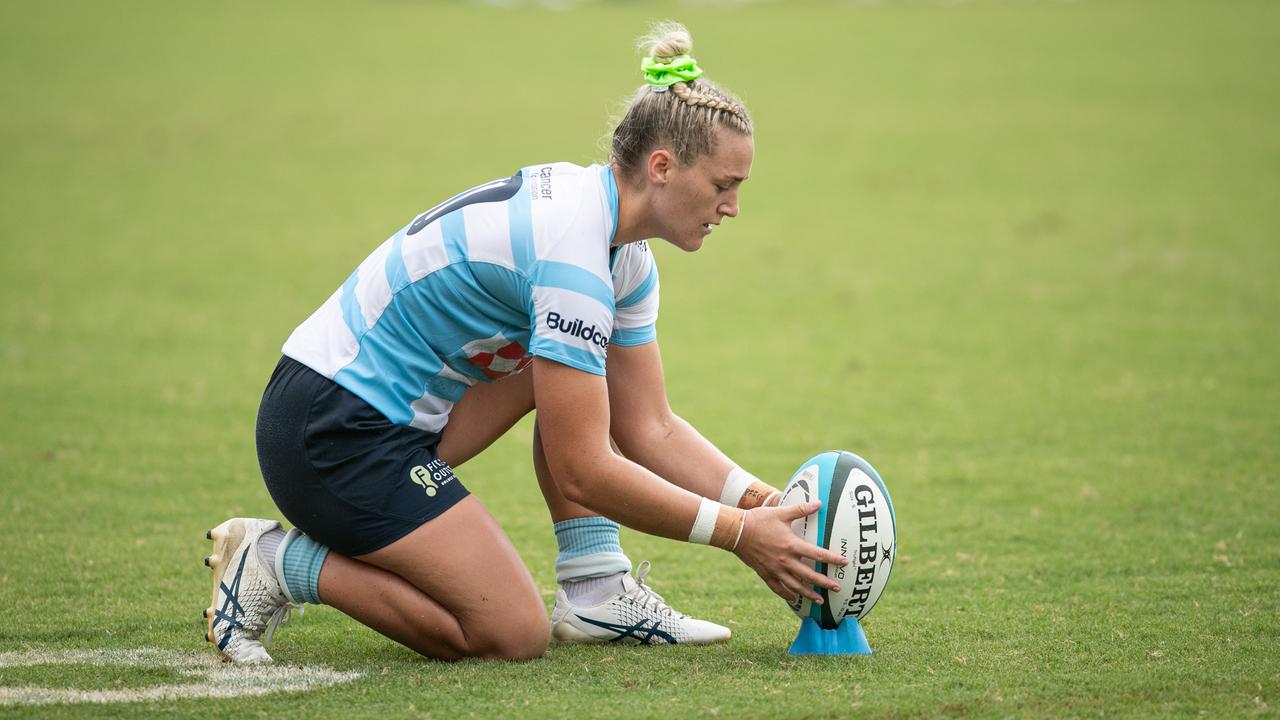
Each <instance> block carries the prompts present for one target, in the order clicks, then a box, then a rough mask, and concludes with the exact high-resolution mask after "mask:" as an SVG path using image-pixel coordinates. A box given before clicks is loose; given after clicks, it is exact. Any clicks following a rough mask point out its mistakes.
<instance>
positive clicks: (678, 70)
mask: <svg viewBox="0 0 1280 720" xmlns="http://www.w3.org/2000/svg"><path fill="white" fill-rule="evenodd" d="M640 69H641V70H643V71H644V81H645V82H647V83H649V84H650V85H652V86H653V87H655V88H668V87H671V86H672V85H675V84H676V83H679V82H689V81H690V80H697V79H698V78H700V77H702V68H700V67H698V63H697V62H696V61H694V59H693V58H691V57H689V56H688V55H681V56H679V57H674V58H671V60H670V61H669V62H665V63H661V62H658V61H656V60H654V59H653V58H651V57H647V58H645V59H644V60H641V61H640Z"/></svg>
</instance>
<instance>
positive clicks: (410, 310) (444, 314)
mask: <svg viewBox="0 0 1280 720" xmlns="http://www.w3.org/2000/svg"><path fill="white" fill-rule="evenodd" d="M617 223H618V186H617V184H616V183H615V181H614V178H613V173H612V171H611V170H610V168H609V167H608V166H607V165H605V166H601V165H592V166H590V167H586V168H583V167H579V166H577V165H573V164H570V163H554V164H550V165H533V166H530V167H526V168H523V169H522V170H520V172H518V173H516V174H515V175H513V176H512V177H510V178H505V179H502V180H495V181H493V182H490V183H486V184H484V185H480V186H478V187H475V188H472V189H470V190H468V191H466V192H464V193H461V194H459V195H456V196H455V197H453V198H451V199H449V200H447V201H445V202H444V203H441V204H440V205H437V206H436V207H434V208H432V209H431V210H428V211H427V212H425V213H423V214H422V215H419V216H418V217H417V218H415V219H414V220H413V222H411V223H409V224H408V225H406V226H405V227H404V228H403V229H401V230H400V231H399V232H397V233H396V234H395V235H392V236H391V237H390V238H389V239H388V240H387V241H386V242H384V243H383V244H382V245H381V246H379V247H378V249H376V250H374V251H373V254H371V255H370V256H369V257H368V258H366V259H365V261H364V262H362V263H361V264H360V266H359V267H358V268H356V270H355V272H353V273H352V274H351V276H350V277H349V278H347V281H346V282H345V283H343V284H342V287H340V288H338V290H337V291H336V292H334V294H333V295H332V296H331V297H330V298H329V299H328V300H327V301H326V302H325V303H324V304H323V305H321V306H320V309H319V310H316V312H315V313H314V314H312V315H311V317H310V318H308V319H307V320H306V321H305V322H303V323H302V324H301V325H299V326H298V328H297V329H296V330H294V331H293V334H292V335H291V336H290V337H289V339H288V341H286V342H285V344H284V349H283V350H284V354H285V355H288V356H289V357H291V358H293V359H295V360H297V361H298V362H301V363H303V364H304V365H307V366H308V367H310V368H312V369H313V370H315V371H316V372H319V373H321V374H322V375H324V376H325V377H328V378H331V379H332V380H333V381H334V382H336V383H338V384H339V385H341V386H343V387H345V388H346V389H348V390H350V391H351V392H353V393H355V394H356V395H358V396H359V397H360V398H362V399H363V400H364V401H365V402H367V403H369V404H370V405H372V406H373V407H375V408H377V409H378V411H379V412H381V413H382V414H383V415H386V416H387V418H388V419H390V420H391V421H393V422H396V423H399V424H402V425H412V426H414V427H418V428H421V429H423V430H427V431H430V432H439V431H440V430H441V429H443V428H444V426H445V423H446V422H448V418H449V411H450V410H451V409H452V407H453V404H454V403H455V402H457V401H458V400H459V399H460V398H461V397H462V393H463V391H465V390H466V388H467V387H469V386H470V385H472V384H474V383H476V382H483V381H492V380H496V379H498V378H501V377H503V376H505V375H508V374H510V373H512V372H516V371H518V370H520V369H523V368H524V367H525V366H526V365H528V364H529V363H530V362H531V361H532V358H533V356H535V355H536V356H539V357H544V358H548V359H550V360H555V361H556V362H560V363H563V364H565V365H568V366H570V367H573V368H577V369H578V370H583V371H585V372H589V373H594V374H596V375H604V373H605V356H606V354H607V353H608V349H609V345H610V344H614V345H641V344H644V343H647V342H651V341H652V340H653V339H654V338H655V337H656V331H655V328H654V323H655V322H656V321H657V317H658V271H657V266H656V265H655V264H654V260H653V255H652V253H651V252H650V251H649V248H648V246H647V245H646V244H645V243H644V242H643V241H641V242H634V243H627V244H626V245H623V246H622V247H620V248H616V249H611V242H612V240H613V235H614V232H615V230H616V227H617Z"/></svg>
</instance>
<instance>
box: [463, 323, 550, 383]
mask: <svg viewBox="0 0 1280 720" xmlns="http://www.w3.org/2000/svg"><path fill="white" fill-rule="evenodd" d="M462 350H463V352H465V353H466V354H467V362H469V363H471V364H472V365H475V366H476V367H478V368H480V369H481V370H482V371H484V376H485V377H487V378H489V379H490V380H497V379H498V378H502V377H506V376H507V375H510V374H511V373H515V372H520V371H521V370H523V369H525V368H526V367H528V366H529V363H531V362H533V357H532V356H531V355H529V354H528V353H526V352H525V349H524V346H523V345H521V344H520V343H518V342H516V341H514V340H507V339H506V338H505V337H503V336H502V335H501V334H499V335H494V336H493V337H491V338H486V339H484V340H473V341H472V342H469V343H467V344H466V345H464V346H463V347H462Z"/></svg>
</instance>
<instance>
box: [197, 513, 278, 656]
mask: <svg viewBox="0 0 1280 720" xmlns="http://www.w3.org/2000/svg"><path fill="white" fill-rule="evenodd" d="M278 527H280V523H278V522H276V521H275V520H255V519H251V518H232V519H230V520H228V521H226V522H224V523H222V524H221V525H219V526H218V527H216V528H214V529H212V530H210V531H209V532H207V533H205V537H206V538H208V539H210V540H212V541H213V554H212V555H210V556H209V557H207V558H205V559H204V564H205V565H208V566H209V569H211V570H213V605H212V606H210V607H209V608H208V609H206V610H205V611H204V616H205V618H207V619H208V620H209V630H208V632H207V633H205V636H204V639H205V640H207V641H209V642H211V643H213V644H214V645H215V646H217V648H218V652H220V653H221V654H222V658H223V660H227V661H230V662H236V663H267V662H271V656H270V655H268V654H267V651H266V648H265V647H264V646H265V645H266V644H267V643H270V642H271V636H272V634H274V633H275V629H276V627H277V626H278V625H280V624H281V623H282V622H288V620H289V614H290V610H291V608H292V607H293V606H292V605H291V604H290V602H289V599H288V597H287V596H286V594H285V590H284V588H283V587H282V586H281V583H280V581H279V580H277V579H276V573H275V568H273V567H271V566H270V565H264V564H263V563H262V561H261V560H260V559H259V558H258V540H259V538H261V537H262V534H263V533H265V532H269V531H271V530H275V529H276V528H278ZM283 549H284V548H283V547H282V548H281V550H283ZM264 631H265V635H266V636H265V637H263V634H264Z"/></svg>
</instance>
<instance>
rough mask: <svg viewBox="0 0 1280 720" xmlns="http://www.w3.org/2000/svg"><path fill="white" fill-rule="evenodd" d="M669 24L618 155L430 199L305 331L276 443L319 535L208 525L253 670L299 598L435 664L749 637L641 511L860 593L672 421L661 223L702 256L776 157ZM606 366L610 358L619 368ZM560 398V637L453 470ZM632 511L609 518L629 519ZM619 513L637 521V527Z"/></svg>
mask: <svg viewBox="0 0 1280 720" xmlns="http://www.w3.org/2000/svg"><path fill="white" fill-rule="evenodd" d="M691 47H692V43H691V40H690V38H689V35H688V33H687V31H685V30H684V28H682V27H680V26H677V25H668V26H661V27H659V28H658V32H657V33H656V34H655V35H654V36H653V38H652V40H651V42H650V43H649V53H648V56H647V57H646V58H645V59H644V62H643V63H642V67H643V69H644V71H645V78H646V81H647V82H646V84H645V85H644V86H642V87H641V88H640V90H639V91H638V92H637V93H636V95H635V96H634V98H633V99H632V101H631V104H630V106H629V108H628V109H627V111H626V113H625V115H624V117H623V119H622V120H621V122H620V123H619V125H618V127H617V128H616V130H615V131H614V133H613V141H612V149H611V154H610V159H609V163H608V164H607V165H593V166H590V167H585V168H584V167H578V166H575V165H571V164H569V163H550V164H543V165H532V166H529V167H526V168H523V169H521V170H520V171H519V172H517V173H516V174H514V175H512V176H511V177H509V178H505V179H501V180H495V181H493V182H490V183H487V184H484V185H481V186H479V187H476V188H473V189H471V190H468V191H466V192H463V193H461V194H459V195H457V196H455V197H453V198H452V199H450V200H448V201H446V202H444V203H442V204H441V205H438V206H437V207H435V208H432V209H431V210H428V211H427V212H425V213H423V214H422V215H419V216H418V217H417V218H415V219H414V220H413V221H412V222H410V223H409V224H408V225H406V226H405V227H404V228H403V229H401V230H400V231H399V232H397V233H396V234H395V235H393V236H392V237H391V238H390V239H389V240H387V241H386V242H384V243H383V244H382V245H381V246H380V247H378V248H377V249H376V250H374V252H373V254H371V255H370V256H369V257H368V258H367V259H366V260H365V261H364V262H363V263H361V265H360V266H359V267H358V268H356V270H355V272H353V273H352V274H351V276H350V277H349V278H347V280H346V282H344V283H343V284H342V286H341V287H340V288H338V290H337V291H336V292H334V294H333V295H332V296H331V297H330V298H329V299H328V301H327V302H325V303H324V304H323V305H322V306H321V307H320V308H319V309H318V310H317V311H316V312H315V313H314V314H313V315H312V316H311V317H310V318H309V319H307V320H306V321H305V322H303V323H302V324H301V325H300V326H299V327H298V328H297V329H296V330H295V331H294V332H293V334H292V335H291V336H290V337H289V339H288V341H287V342H286V343H285V344H284V348H283V357H282V358H281V360H280V362H279V364H278V365H277V366H276V369H275V372H274V374H273V375H272V377H271V380H270V382H269V383H268V385H267V388H266V391H265V393H264V395H263V399H262V405H261V408H260V410H259V415H258V425H257V438H258V457H259V462H260V465H261V468H262V473H263V476H264V478H265V480H266V484H267V488H268V489H269V491H270V493H271V497H272V498H273V499H274V500H275V502H276V504H277V505H278V506H279V508H280V511H281V512H282V513H283V514H284V516H285V517H286V518H288V520H289V521H290V522H292V523H293V524H294V525H295V529H293V530H290V531H289V532H288V533H287V534H286V533H285V532H284V531H283V530H282V529H280V524H279V523H277V522H275V521H272V520H256V519H246V518H234V519H231V520H228V521H226V522H224V523H222V524H221V525H219V526H218V527H217V528H215V529H213V530H211V531H210V532H209V537H210V539H212V540H213V541H214V549H213V553H212V555H211V556H210V557H209V558H207V559H206V564H208V565H209V566H210V567H211V568H212V569H213V574H214V579H213V604H212V607H210V608H209V609H208V610H206V611H205V616H206V617H207V618H208V621H209V623H208V633H207V635H206V639H207V640H209V641H210V642H212V643H214V644H215V645H217V647H218V649H219V651H220V652H221V653H222V655H223V656H224V657H225V658H227V659H229V660H232V661H236V662H255V661H269V660H270V659H271V658H270V656H269V655H268V654H267V653H266V651H265V649H264V642H265V641H269V640H270V636H271V633H272V632H273V631H274V629H275V626H276V625H277V624H278V623H279V622H280V621H281V619H282V618H283V617H284V616H285V615H286V613H287V610H288V609H289V608H290V607H291V606H292V605H294V604H298V603H319V602H323V603H325V604H328V605H331V606H333V607H336V608H338V609H339V610H341V611H342V612H344V613H346V614H348V615H350V616H351V617H353V618H355V619H356V620H358V621H359V622H361V623H363V624H365V625H367V626H369V627H371V628H373V629H375V630H377V631H378V632H380V633H382V634H384V635H386V636H387V637H390V638H392V639H393V640H396V641H398V642H400V643H402V644H404V645H405V646H407V647H409V648H411V649H413V650H415V651H417V652H419V653H421V654H423V655H426V656H428V657H433V658H442V659H453V658H462V657H483V658H503V659H522V658H533V657H538V656H540V655H542V654H543V652H545V650H546V647H547V643H548V636H549V635H553V636H554V637H556V638H557V639H560V640H564V641H588V642H589V641H610V640H622V641H625V642H640V643H685V642H713V641H717V640H725V639H727V638H728V637H729V631H728V629H726V628H723V627H720V626H719V625H715V624H713V623H709V622H705V621H701V620H696V619H693V618H689V617H686V616H684V615H682V614H680V613H677V612H675V611H673V610H672V609H671V608H670V607H669V606H667V605H666V603H665V602H663V600H662V598H661V597H660V596H658V595H657V594H656V593H654V592H653V591H652V590H650V589H649V588H648V587H647V586H646V585H645V584H644V582H643V576H644V573H645V571H646V568H645V567H644V566H643V565H642V567H641V568H640V569H639V570H638V571H637V572H636V575H635V576H634V577H633V576H631V575H628V574H627V572H628V571H629V570H631V563H630V560H628V559H627V557H626V555H625V554H623V552H622V548H621V547H620V546H619V543H618V525H617V523H622V524H624V525H627V526H628V527H631V528H634V529H636V530H639V531H642V532H645V533H649V534H652V535H659V536H662V537H667V538H674V539H678V540H687V541H689V542H692V543H701V544H710V545H715V546H717V547H720V548H723V549H725V550H728V551H730V552H733V553H735V554H736V555H737V556H738V557H739V558H740V559H741V560H742V561H743V562H744V563H745V564H746V565H748V566H749V567H751V568H752V569H753V570H755V571H756V573H758V574H759V575H760V577H761V578H762V579H763V580H764V581H765V583H766V584H767V585H768V586H769V587H770V589H772V590H773V591H774V592H775V593H777V594H778V595H780V596H782V597H783V598H784V599H787V600H791V599H793V598H794V597H795V596H796V595H797V594H801V595H804V596H806V597H809V598H810V599H812V600H813V601H814V602H820V598H819V596H818V594H817V592H816V591H815V590H814V586H815V585H819V586H823V587H827V588H830V589H833V590H834V589H835V588H836V584H835V582H834V581H832V580H831V579H829V578H827V577H826V576H824V575H820V574H818V573H817V572H816V571H815V570H814V567H813V561H818V562H826V563H836V564H843V563H844V560H843V559H842V558H841V557H840V556H839V555H837V554H835V553H831V552H828V551H825V550H822V549H820V548H817V547H814V546H812V545H808V544H806V543H804V542H803V541H801V540H800V539H799V538H797V537H796V536H795V535H794V534H793V533H792V531H791V527H790V525H791V522H792V521H793V520H795V519H797V518H800V517H803V516H804V515H806V514H810V513H813V512H815V511H816V510H817V508H818V504H817V503H812V504H808V505H801V506H794V507H788V508H780V507H773V506H772V498H774V497H776V491H775V490H773V488H771V487H769V486H768V485H766V484H764V483H762V482H760V481H759V480H756V479H755V478H754V477H752V476H751V475H749V474H747V473H746V472H745V471H743V470H741V469H740V468H738V466H737V465H735V464H734V463H733V462H732V461H731V460H730V459H729V458H727V457H726V456H725V455H724V454H723V453H721V452H720V451H719V450H717V449H716V448H715V446H713V445H712V444H711V443H710V442H708V441H707V440H706V439H704V438H703V437H702V435H700V434H699V433H698V432H697V430H695V429H694V428H693V427H692V426H690V425H689V424H688V423H686V422H685V421H684V420H682V419H680V418H679V417H677V416H676V415H675V414H673V413H672V411H671V409H670V407H669V406H668V404H667V398H666V392H665V389H664V384H663V374H662V364H661V356H660V354H659V350H658V343H657V340H656V333H655V330H654V323H655V320H656V317H657V311H658V280H657V277H658V276H657V270H656V268H655V266H654V259H653V256H652V255H651V254H650V252H649V250H648V247H647V246H646V244H645V240H646V239H647V238H661V239H663V240H665V241H667V242H669V243H671V244H673V245H675V246H676V247H678V248H681V249H683V250H686V251H694V250H697V249H698V248H700V247H701V246H702V243H703V241H704V240H705V238H706V237H707V235H709V234H711V232H712V230H713V228H714V227H715V226H717V225H719V224H720V222H721V221H722V220H724V218H726V217H736V216H737V215H738V192H739V188H740V187H741V185H742V183H743V182H744V181H745V180H746V179H747V176H748V175H749V174H750V171H751V161H752V156H753V152H754V146H753V142H752V126H751V120H750V118H749V116H748V115H747V111H746V109H745V108H744V107H743V106H742V103H740V102H739V101H738V100H736V99H735V98H733V97H732V96H731V95H729V94H727V93H725V92H724V91H722V90H720V89H718V88H717V87H716V86H715V85H713V84H712V83H711V82H709V81H708V80H707V79H706V78H703V77H702V76H701V75H702V71H701V70H700V69H699V68H698V67H697V65H696V63H695V62H694V60H693V59H692V58H690V57H689V56H688V52H689V51H690V49H691ZM606 358H607V359H606ZM534 408H536V409H537V420H536V424H535V432H534V467H535V472H536V475H537V477H538V480H539V484H540V486H541V488H542V491H543V494H544V496H545V498H546V501H547V504H548V507H549V508H550V510H551V515H552V519H553V520H554V521H555V531H556V539H557V542H558V543H559V548H560V555H559V557H558V558H557V561H556V575H557V580H558V581H559V582H560V583H561V591H560V592H559V593H558V596H557V599H556V605H555V607H554V608H553V610H552V617H551V622H550V627H549V624H548V620H547V615H546V611H545V607H544V605H543V603H542V600H541V598H540V597H539V594H538V591H537V588H536V587H535V585H534V582H533V578H532V576H531V575H530V574H529V571H528V569H527V568H525V566H524V565H523V564H522V563H521V561H520V558H519V556H518V555H517V554H516V550H515V548H514V547H512V545H511V542H510V540H508V539H507V536H506V535H505V534H504V533H503V531H502V529H501V528H500V527H499V526H498V524H497V523H496V522H495V521H494V519H493V517H492V516H491V515H490V514H489V512H488V511H487V510H486V509H485V508H484V506H483V505H482V504H481V503H480V502H479V501H478V500H476V498H474V497H472V496H470V495H469V494H468V492H467V490H466V489H465V488H464V487H463V485H462V483H461V482H460V481H459V480H458V478H457V477H456V476H455V475H454V474H453V471H452V467H455V466H458V465H461V464H462V463H464V462H466V461H467V460H468V459H469V458H471V457H473V456H474V455H475V454H476V453H478V452H480V451H481V450H483V449H484V448H485V447H487V446H488V445H489V444H490V443H491V442H493V440H495V439H496V438H497V437H499V436H501V435H502V434H503V433H504V432H506V431H507V429H509V428H510V427H511V426H512V425H513V424H514V423H515V422H516V421H517V420H518V419H519V418H521V417H523V416H524V415H525V414H526V413H528V412H529V411H530V410H532V409H534ZM606 518H608V519H606ZM615 521H616V522H615Z"/></svg>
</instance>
